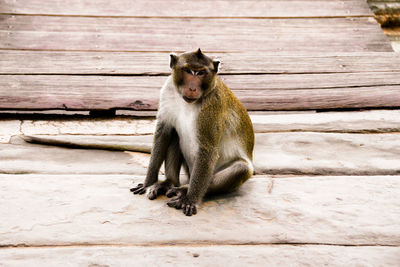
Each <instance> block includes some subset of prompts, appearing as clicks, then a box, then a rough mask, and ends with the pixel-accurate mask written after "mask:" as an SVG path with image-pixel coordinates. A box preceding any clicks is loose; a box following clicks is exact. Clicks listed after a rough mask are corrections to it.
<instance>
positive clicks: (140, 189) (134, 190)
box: [130, 184, 147, 195]
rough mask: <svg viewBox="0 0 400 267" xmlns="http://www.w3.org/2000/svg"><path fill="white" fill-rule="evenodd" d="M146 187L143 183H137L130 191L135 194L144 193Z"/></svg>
mask: <svg viewBox="0 0 400 267" xmlns="http://www.w3.org/2000/svg"><path fill="white" fill-rule="evenodd" d="M146 189H147V187H146V186H144V184H138V185H137V186H136V187H133V188H131V189H130V191H131V192H132V193H134V194H135V195H137V194H139V195H143V194H144V193H146Z"/></svg>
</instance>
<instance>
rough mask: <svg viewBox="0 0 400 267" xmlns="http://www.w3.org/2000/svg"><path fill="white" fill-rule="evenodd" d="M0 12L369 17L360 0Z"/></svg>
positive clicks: (4, 6) (6, 7) (43, 6)
mask: <svg viewBox="0 0 400 267" xmlns="http://www.w3.org/2000/svg"><path fill="white" fill-rule="evenodd" d="M0 13H12V14H46V15H73V16H129V17H132V16H145V17H155V16H157V17H331V16H371V15H372V12H371V11H370V9H369V8H368V5H367V4H366V2H365V1H360V0H347V1H339V0H296V1H293V0H269V1H265V0H258V1H256V0H252V1H237V0H235V1H229V0H219V1H211V0H206V1H196V0H186V1H180V0H169V1H161V0H156V1H146V0H136V1H132V0H116V1H113V2H112V4H110V1H109V0H96V1H91V0H83V1H82V0H71V1H62V0H53V1H51V2H48V1H43V0H27V1H21V0H19V1H6V0H0Z"/></svg>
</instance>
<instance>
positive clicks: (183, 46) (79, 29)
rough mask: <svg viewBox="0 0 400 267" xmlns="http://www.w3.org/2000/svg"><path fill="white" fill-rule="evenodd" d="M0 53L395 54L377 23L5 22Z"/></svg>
mask: <svg viewBox="0 0 400 267" xmlns="http://www.w3.org/2000/svg"><path fill="white" fill-rule="evenodd" d="M0 20H1V23H0V49H28V50H84V51H166V52H169V51H187V50H192V49H196V48H198V47H201V48H202V49H203V50H206V51H219V52H229V51H230V52H243V51H244V52H247V51H257V52H260V53H261V52H282V51H291V52H362V51H375V52H382V51H393V50H392V47H391V45H390V43H389V42H388V40H387V38H386V36H385V35H384V34H383V32H382V30H381V29H380V27H379V26H378V24H377V23H376V21H375V20H374V19H373V18H331V19H318V20H314V19H295V20H293V19H182V18H180V19H175V18H169V19H162V18H152V19H150V18H123V19H121V18H88V17H55V16H10V15H2V16H0Z"/></svg>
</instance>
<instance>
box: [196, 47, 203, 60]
mask: <svg viewBox="0 0 400 267" xmlns="http://www.w3.org/2000/svg"><path fill="white" fill-rule="evenodd" d="M194 53H195V54H196V56H197V57H198V58H202V57H203V56H204V54H203V52H201V50H200V48H199V49H197V51H196V52H194Z"/></svg>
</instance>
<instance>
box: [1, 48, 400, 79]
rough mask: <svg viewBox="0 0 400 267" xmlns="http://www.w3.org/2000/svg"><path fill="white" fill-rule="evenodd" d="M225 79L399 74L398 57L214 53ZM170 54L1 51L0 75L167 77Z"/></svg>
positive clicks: (356, 54) (364, 53)
mask: <svg viewBox="0 0 400 267" xmlns="http://www.w3.org/2000/svg"><path fill="white" fill-rule="evenodd" d="M209 55H210V56H211V57H214V58H218V59H220V60H221V61H222V66H221V67H220V73H222V74H243V73H248V74H260V73H269V74H274V73H342V72H400V55H398V54H395V53H391V52H361V53H357V52H354V53H308V54H296V53H288V54H286V53H284V54H273V53H257V52H254V53H227V54H226V53H210V54H209ZM169 72H170V68H169V54H168V53H159V52H149V53H129V52H90V53H87V52H71V51H62V52H57V51H12V50H11V51H4V50H0V74H98V75H120V74H121V75H125V74H126V75H168V74H169Z"/></svg>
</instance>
